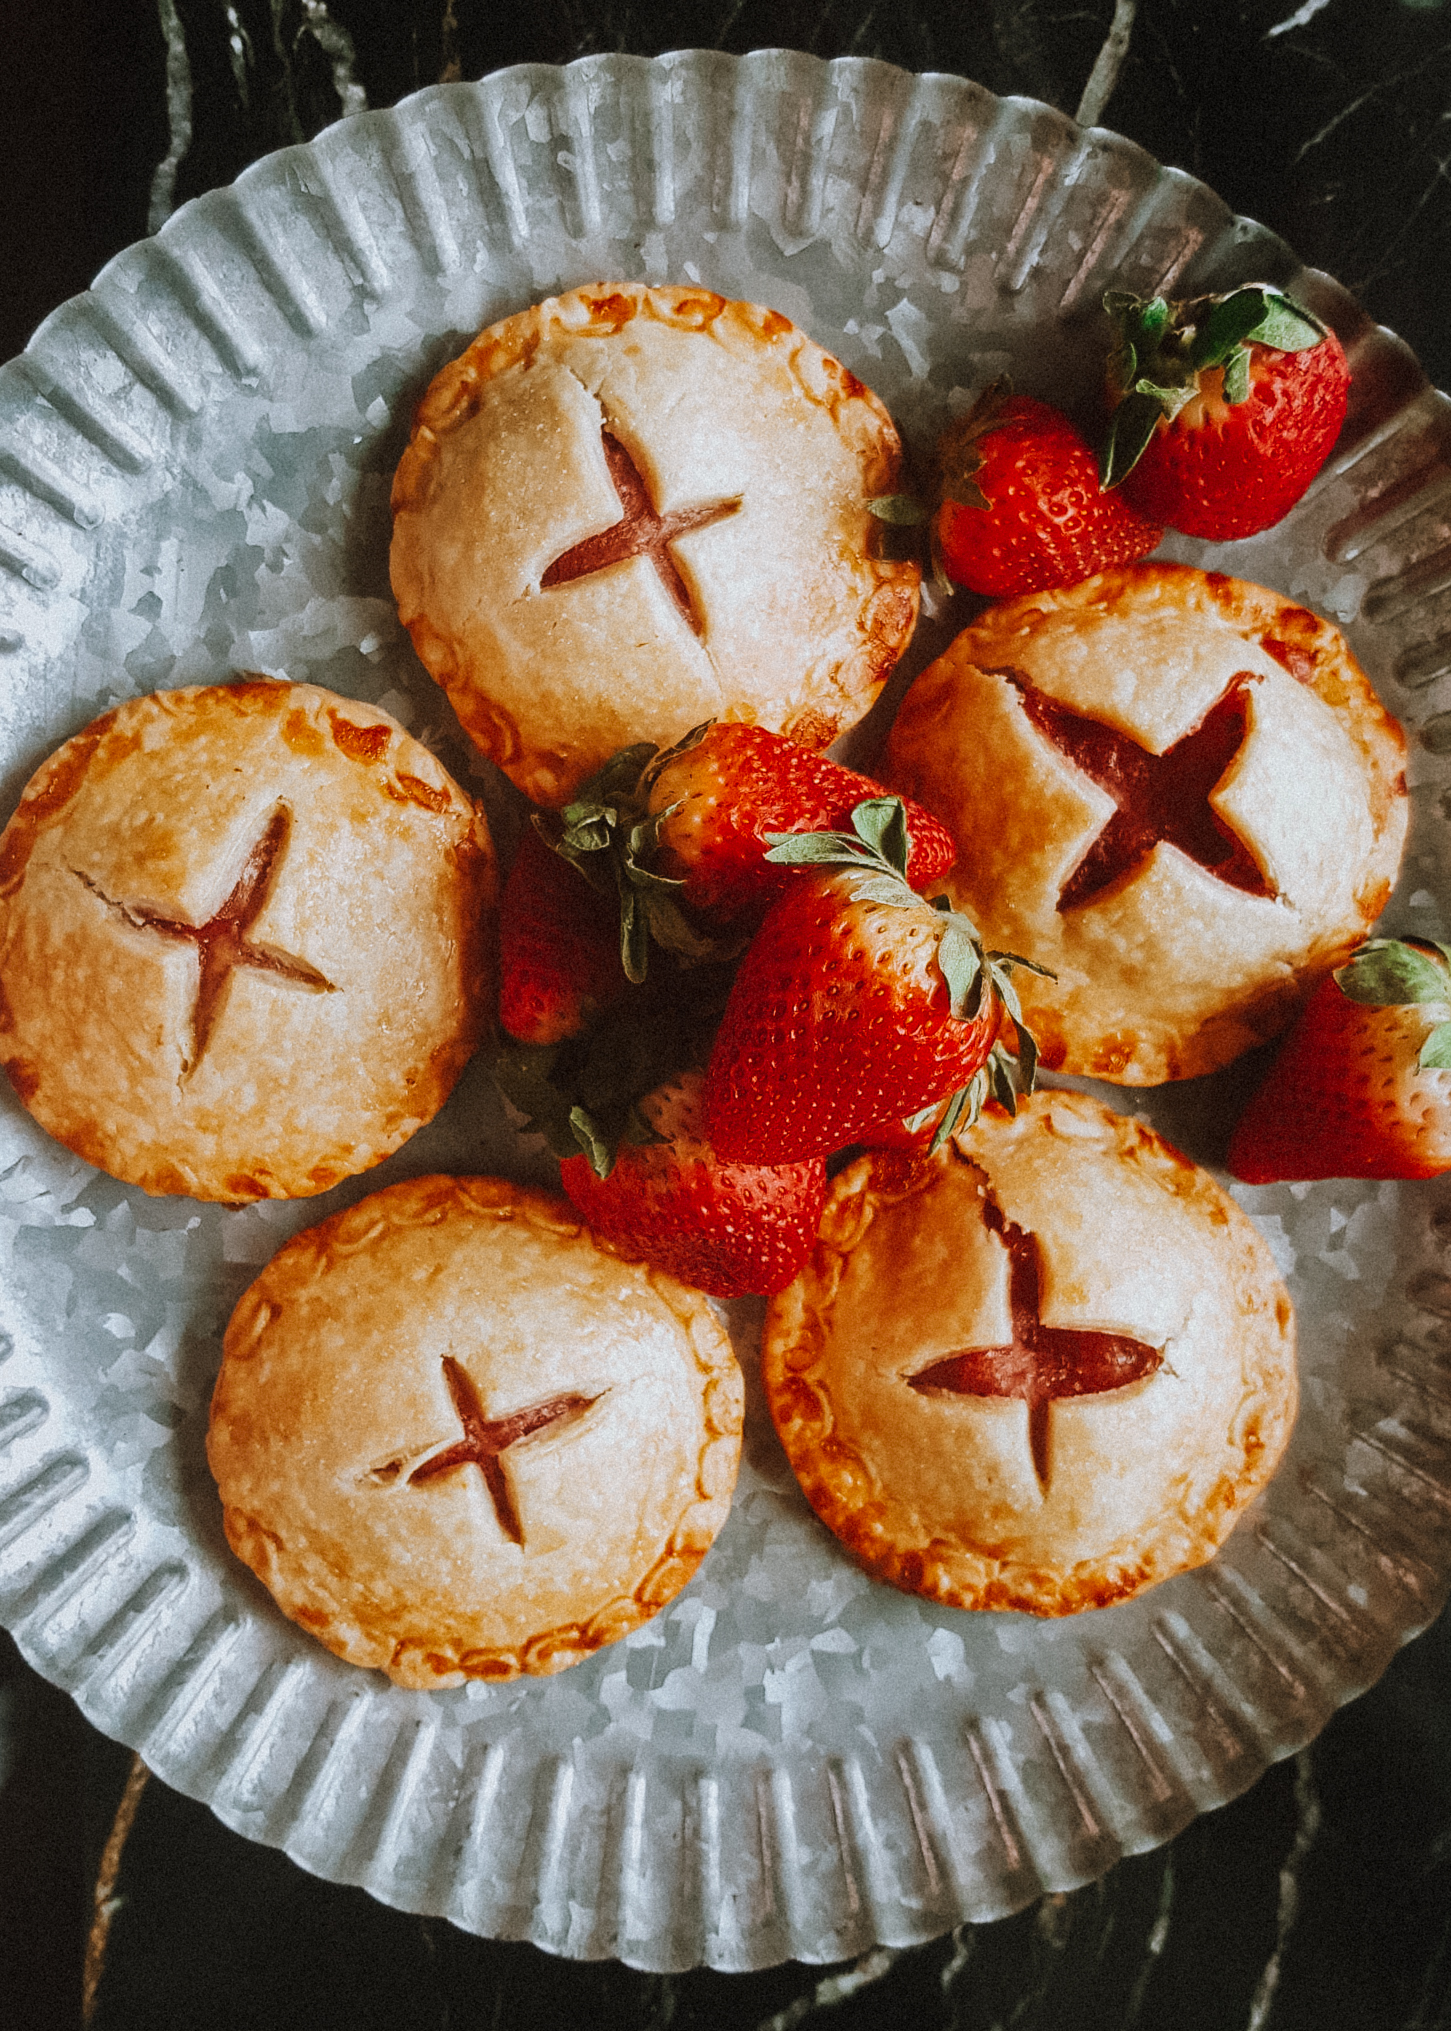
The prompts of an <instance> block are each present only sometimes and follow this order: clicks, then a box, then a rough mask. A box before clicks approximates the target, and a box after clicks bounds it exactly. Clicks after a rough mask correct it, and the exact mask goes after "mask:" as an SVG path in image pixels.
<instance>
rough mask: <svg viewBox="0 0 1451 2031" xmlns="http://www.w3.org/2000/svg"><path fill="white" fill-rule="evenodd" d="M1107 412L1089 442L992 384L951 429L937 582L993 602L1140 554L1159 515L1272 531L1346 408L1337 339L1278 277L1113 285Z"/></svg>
mask: <svg viewBox="0 0 1451 2031" xmlns="http://www.w3.org/2000/svg"><path fill="white" fill-rule="evenodd" d="M1105 308H1106V309H1107V310H1108V313H1109V315H1110V317H1111V319H1112V320H1113V323H1114V327H1115V334H1116V340H1117V343H1116V344H1115V346H1114V349H1113V351H1112V352H1111V353H1110V354H1109V356H1108V367H1107V375H1106V381H1107V387H1106V394H1107V401H1108V412H1109V413H1108V425H1107V429H1106V431H1105V434H1104V438H1103V443H1102V446H1101V448H1100V450H1099V451H1098V453H1097V454H1095V452H1094V451H1093V449H1092V448H1091V447H1090V445H1089V443H1088V440H1087V439H1086V438H1085V437H1083V436H1082V435H1081V434H1080V432H1079V431H1078V430H1077V429H1075V427H1074V425H1073V424H1072V423H1071V422H1070V421H1069V419H1068V418H1067V417H1066V416H1064V415H1063V414H1062V413H1061V412H1060V411H1059V410H1056V409H1051V408H1049V406H1048V405H1047V403H1045V402H1038V401H1035V400H1034V399H1033V398H1032V397H1031V396H1027V395H1015V394H1014V393H1013V392H1012V389H1011V387H1010V386H1009V385H1008V383H1007V382H1006V381H1005V380H1000V381H995V382H993V384H992V385H991V386H990V387H989V388H987V389H986V390H985V391H984V393H983V394H982V395H981V396H980V397H979V398H978V400H977V402H976V403H975V404H974V405H973V407H972V408H971V409H970V410H969V411H968V412H967V414H966V415H964V416H961V417H959V418H958V419H957V421H956V422H955V423H953V424H952V425H951V426H950V427H949V428H948V429H947V430H946V431H945V432H944V433H943V436H942V439H941V442H940V443H939V445H938V447H937V485H936V497H935V499H934V500H933V501H932V502H931V503H930V504H927V503H922V504H913V503H910V502H906V501H903V500H901V499H900V498H899V497H890V498H889V499H888V500H886V501H884V502H880V503H878V504H877V508H878V512H879V513H881V514H883V515H884V516H885V518H886V519H887V520H889V521H895V520H908V519H912V518H913V516H914V514H920V515H921V516H923V517H924V518H925V517H926V516H928V515H929V514H930V517H931V523H932V551H933V557H934V559H935V561H936V563H937V565H938V567H939V569H940V570H942V571H943V572H944V573H945V574H946V576H947V577H948V578H950V579H951V580H953V581H954V582H955V583H956V584H958V585H964V586H967V587H968V588H969V590H971V591H973V592H981V593H987V594H989V595H990V596H991V597H992V598H994V599H1003V598H1010V597H1012V596H1014V595H1016V594H1018V593H1024V592H1042V591H1045V590H1046V589H1047V588H1048V587H1049V586H1056V585H1076V584H1078V583H1079V582H1080V581H1081V580H1082V579H1085V578H1091V577H1092V576H1093V574H1094V573H1095V572H1097V571H1105V570H1107V569H1108V567H1109V566H1110V565H1113V564H1130V563H1132V562H1133V561H1134V559H1135V558H1138V557H1146V556H1147V555H1148V553H1149V552H1150V551H1151V550H1153V549H1155V548H1156V547H1157V545H1158V544H1159V543H1160V542H1161V541H1162V539H1163V535H1164V530H1165V528H1171V529H1179V530H1182V531H1183V533H1184V534H1185V535H1186V536H1202V537H1204V538H1206V539H1207V540H1209V541H1211V542H1228V541H1233V540H1236V539H1238V538H1239V537H1242V536H1254V535H1257V534H1258V533H1259V531H1260V530H1262V529H1268V528H1271V527H1272V526H1273V525H1274V524H1275V523H1276V522H1278V521H1279V520H1280V519H1281V517H1282V516H1284V515H1285V514H1287V513H1288V511H1289V510H1290V509H1291V508H1292V507H1293V506H1294V505H1295V503H1296V501H1298V500H1299V498H1300V496H1301V495H1302V494H1303V493H1304V491H1305V489H1306V488H1307V487H1308V486H1309V484H1310V482H1311V480H1312V479H1314V477H1315V475H1316V473H1317V472H1318V471H1319V470H1320V468H1321V466H1322V465H1323V464H1324V462H1325V460H1326V458H1327V457H1328V456H1329V454H1330V451H1331V449H1332V447H1333V446H1334V443H1335V440H1336V438H1337V437H1338V436H1339V434H1340V426H1341V424H1342V423H1343V422H1344V420H1345V410H1346V403H1347V399H1348V396H1349V391H1350V371H1349V368H1348V367H1347V366H1346V363H1345V354H1344V352H1343V351H1342V350H1341V346H1340V341H1339V340H1338V339H1337V338H1336V336H1335V334H1334V333H1333V332H1332V331H1329V330H1328V329H1327V328H1326V327H1325V326H1324V325H1323V324H1322V323H1321V322H1320V320H1319V319H1318V318H1316V317H1313V316H1312V315H1311V313H1310V312H1309V311H1307V310H1304V309H1302V308H1301V307H1300V305H1298V304H1296V303H1292V302H1291V301H1290V299H1289V298H1288V297H1287V296H1285V295H1284V294H1283V292H1282V291H1280V290H1278V289H1273V288H1271V287H1269V286H1268V285H1267V284H1262V283H1254V284H1251V285H1250V286H1248V287H1246V288H1243V289H1236V290H1233V291H1231V292H1230V293H1229V294H1228V295H1225V296H1208V297H1199V298H1196V299H1193V300H1192V301H1189V302H1186V303H1168V302H1166V301H1165V299H1164V298H1163V297H1161V296H1156V297H1151V298H1149V299H1148V300H1145V299H1144V298H1142V297H1138V296H1131V295H1129V294H1127V293H1126V292H1122V291H1111V292H1110V293H1109V295H1108V296H1107V298H1106V299H1105Z"/></svg>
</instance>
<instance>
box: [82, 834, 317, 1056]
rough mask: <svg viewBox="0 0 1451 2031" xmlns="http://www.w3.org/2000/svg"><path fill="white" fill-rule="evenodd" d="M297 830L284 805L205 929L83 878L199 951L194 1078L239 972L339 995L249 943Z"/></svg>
mask: <svg viewBox="0 0 1451 2031" xmlns="http://www.w3.org/2000/svg"><path fill="white" fill-rule="evenodd" d="M291 828H292V814H291V812H290V811H289V810H288V808H287V806H286V805H285V804H279V805H278V807H277V809H276V810H275V811H274V812H273V814H272V817H271V819H270V820H269V821H268V824H267V827H266V829H265V830H264V831H263V833H262V834H261V836H260V838H258V839H257V841H256V842H255V844H254V845H253V847H252V850H251V852H250V853H249V854H248V855H247V860H246V864H245V865H244V867H243V869H242V872H241V874H240V875H239V876H238V877H237V880H236V881H235V883H234V884H233V886H232V892H231V894H230V895H229V896H228V897H227V899H226V901H225V902H224V903H223V904H222V907H221V908H220V909H219V910H218V911H217V914H216V915H215V916H214V917H211V918H209V919H208V921H207V922H206V923H205V924H188V923H185V922H183V921H182V920H181V919H180V918H177V917H163V916H162V914H161V912H160V911H159V910H151V909H148V908H146V906H145V905H144V904H140V903H118V902H116V901H114V900H113V898H112V897H110V896H107V895H102V893H101V891H100V890H99V889H98V888H97V887H96V885H95V883H94V882H92V881H90V880H89V879H88V878H87V877H86V876H85V875H82V876H81V880H82V881H84V882H85V884H86V887H87V888H88V889H90V890H92V892H93V893H94V894H96V895H100V896H101V900H102V902H104V903H106V904H108V905H109V907H110V908H111V909H113V910H119V912H120V913H121V915H122V916H123V917H125V919H126V920H127V922H128V923H131V924H136V925H139V926H141V927H143V928H144V929H146V930H148V931H159V932H160V933H161V935H162V937H164V938H179V939H183V940H185V941H187V942H188V943H190V944H193V945H195V946H196V948H197V959H198V962H199V964H198V973H197V991H196V1001H195V1003H194V1004H193V1007H192V1019H191V1050H190V1052H189V1053H188V1056H187V1062H186V1070H187V1071H188V1072H194V1071H195V1070H196V1068H197V1066H198V1065H199V1064H200V1063H201V1059H202V1055H203V1053H204V1052H205V1050H206V1047H207V1044H208V1042H209V1041H210V1038H211V1034H212V1031H213V1029H214V1028H215V1027H216V1021H217V1017H218V1015H219V1014H220V1012H221V1005H222V996H223V994H224V992H225V990H226V986H227V983H228V981H229V980H230V979H231V977H232V973H233V971H234V970H235V969H236V968H237V967H239V966H247V967H253V968H256V969H257V970H258V971H260V972H263V973H275V974H277V975H278V976H279V977H280V978H281V979H283V980H290V981H291V982H292V983H293V985H294V986H297V987H306V988H311V989H312V990H313V992H314V993H323V994H330V993H332V992H333V984H332V982H331V981H330V980H328V979H327V978H326V977H325V976H324V975H323V974H321V973H319V972H318V970H317V968H316V967H315V966H309V965H308V963H307V961H306V960H305V959H299V958H297V957H295V956H293V955H292V954H289V953H285V952H274V951H273V950H271V948H270V947H268V946H266V945H253V944H252V943H251V942H250V941H249V939H248V937H247V933H248V931H249V930H250V929H251V928H252V926H253V924H254V923H255V922H256V921H257V919H258V917H260V916H261V914H262V911H263V908H264V906H265V904H266V901H267V895H268V891H269V890H270V888H271V886H272V878H273V876H274V874H275V873H276V872H277V869H278V865H279V863H280V861H281V859H282V856H283V854H284V852H285V850H286V846H287V835H288V833H289V832H290V830H291Z"/></svg>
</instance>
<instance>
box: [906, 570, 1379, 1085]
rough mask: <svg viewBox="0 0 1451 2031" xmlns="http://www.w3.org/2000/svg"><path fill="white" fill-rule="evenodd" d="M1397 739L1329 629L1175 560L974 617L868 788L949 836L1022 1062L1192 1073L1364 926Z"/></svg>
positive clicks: (1268, 1029)
mask: <svg viewBox="0 0 1451 2031" xmlns="http://www.w3.org/2000/svg"><path fill="white" fill-rule="evenodd" d="M1404 768H1405V739H1404V736H1403V734H1402V732H1401V729H1400V727H1399V726H1398V725H1397V723H1396V722H1395V720H1393V719H1392V718H1391V717H1390V715H1389V714H1388V713H1387V712H1386V711H1385V710H1384V708H1383V707H1382V706H1381V704H1380V702H1379V700H1378V699H1377V698H1376V696H1375V693H1374V692H1373V691H1372V689H1371V687H1370V683H1369V681H1368V679H1367V678H1366V676H1365V674H1364V673H1363V671H1362V670H1361V669H1360V667H1359V665H1358V664H1357V663H1356V662H1355V660H1354V658H1353V657H1352V655H1351V654H1350V651H1349V649H1348V648H1347V646H1346V644H1345V640H1344V638H1343V636H1341V635H1340V634H1339V632H1338V631H1337V630H1336V629H1335V628H1332V627H1331V626H1330V625H1329V624H1328V622H1325V621H1322V620H1319V619H1317V618H1316V616H1315V615H1314V614H1311V613H1309V612H1307V611H1306V609H1305V608H1304V607H1297V606H1295V605H1294V604H1292V602H1290V601H1289V600H1286V599H1282V598H1281V597H1280V595H1279V594H1278V593H1273V592H1267V591H1265V590H1264V589H1263V588H1262V587H1260V586H1256V585H1247V584H1245V583H1243V582H1242V581H1240V580H1237V579H1232V578H1224V577H1221V576H1218V575H1213V574H1206V573H1204V572H1201V571H1193V570H1190V569H1189V568H1188V567H1187V566H1184V565H1177V564H1145V565H1134V566H1128V567H1125V568H1123V569H1120V570H1116V571H1107V572H1103V573H1102V574H1100V576H1099V577H1097V578H1091V579H1089V580H1088V581H1087V582H1086V583H1085V584H1083V585H1079V586H1074V587H1072V588H1070V589H1069V590H1067V591H1063V592H1048V593H1038V594H1034V595H1032V596H1030V597H1028V598H1024V599H1017V600H1012V601H1010V602H1008V603H1007V604H1005V605H1002V606H997V607H993V608H992V609H990V610H989V611H988V612H987V613H985V614H984V615H983V617H982V619H981V620H979V621H978V622H977V623H976V624H975V625H974V626H973V627H970V628H968V629H967V630H966V632H965V633H964V634H961V635H959V636H958V638H957V640H956V641H955V642H954V643H953V645H952V647H951V648H950V649H949V650H948V651H947V653H946V655H944V656H942V657H940V658H939V659H938V661H937V662H936V663H934V664H933V665H932V666H931V668H930V669H928V670H926V671H924V673H923V674H922V676H921V677H919V678H918V679H917V681H916V683H915V684H914V685H913V687H912V689H911V691H910V692H909V693H908V694H907V698H906V700H905V702H904V704H903V706H902V709H901V712H900V714H899V715H898V718H897V722H896V724H895V726H894V727H893V729H892V733H891V735H890V738H889V741H888V745H887V750H886V756H885V759H884V764H883V767H882V769H881V771H880V774H881V775H882V778H883V780H884V781H886V782H888V783H890V784H891V785H892V787H893V788H894V789H898V790H902V791H905V792H907V793H909V794H910V795H911V796H914V797H917V798H920V799H921V801H922V802H923V803H924V804H925V805H927V807H928V809H929V810H931V811H933V812H934V813H935V814H936V816H937V817H939V818H941V819H942V820H943V822H944V823H945V824H946V825H947V826H948V828H949V830H950V831H952V832H953V833H954V834H955V835H956V837H957V842H958V846H959V848H960V857H959V859H958V862H957V865H956V867H955V868H954V869H953V871H952V873H951V874H950V875H949V876H948V879H947V884H946V886H947V889H948V891H949V893H950V894H951V896H952V900H953V903H954V905H955V906H956V907H957V908H958V909H961V910H963V911H965V912H966V913H967V915H968V916H970V917H971V918H973V919H974V921H975V922H976V923H977V925H978V927H979V929H980V930H981V932H982V935H983V939H984V941H985V943H987V944H988V945H990V946H997V947H1001V948H1002V949H1004V950H1006V951H1009V952H1016V953H1020V954H1021V955H1022V956H1023V957H1024V958H1026V959H1031V960H1034V961H1035V962H1036V963H1037V964H1038V965H1040V966H1045V967H1048V968H1050V969H1051V970H1052V971H1053V973H1055V974H1056V975H1057V979H1056V981H1048V980H1044V979H1040V978H1036V977H1034V976H1032V975H1030V974H1028V973H1026V972H1020V973H1019V974H1018V975H1017V976H1016V985H1017V986H1018V989H1019V992H1020V994H1021V996H1022V1000H1023V1013H1024V1017H1025V1019H1026V1021H1027V1023H1028V1025H1029V1027H1030V1028H1031V1029H1032V1030H1033V1031H1034V1033H1035V1034H1036V1036H1037V1037H1038V1040H1039V1044H1040V1048H1041V1051H1042V1058H1043V1062H1044V1064H1045V1065H1048V1066H1050V1067H1053V1068H1054V1069H1057V1070H1061V1071H1066V1072H1080V1073H1088V1074H1094V1075H1097V1076H1099V1077H1101V1078H1105V1079H1115V1080H1120V1081H1122V1082H1123V1083H1125V1084H1127V1085H1153V1084H1155V1083H1156V1082H1158V1081H1159V1080H1163V1079H1185V1078H1191V1077H1193V1076H1195V1075H1196V1074H1198V1073H1202V1072H1212V1071H1215V1070H1216V1069H1217V1068H1218V1067H1219V1066H1221V1065H1224V1064H1226V1063H1227V1062H1228V1061H1229V1060H1230V1059H1231V1058H1234V1057H1237V1056H1238V1055H1239V1053H1240V1052H1241V1051H1245V1050H1248V1049H1249V1048H1250V1047H1251V1046H1252V1045H1254V1044H1259V1043H1263V1042H1264V1041H1265V1039H1266V1038H1268V1037H1271V1036H1273V1035H1274V1034H1275V1032H1276V1031H1277V1030H1279V1029H1281V1028H1282V1027H1283V1026H1284V1024H1285V1023H1286V1022H1287V1021H1288V1020H1289V1018H1290V1016H1291V1015H1292V1013H1293V1012H1294V1009H1295V1007H1296V1005H1297V1003H1298V1002H1299V1000H1300V999H1301V998H1302V996H1303V995H1304V994H1305V993H1306V992H1307V991H1308V990H1309V989H1310V988H1311V987H1312V986H1313V985H1314V984H1315V982H1316V981H1317V980H1318V979H1319V978H1320V977H1321V976H1322V975H1324V974H1325V973H1328V972H1329V971H1330V970H1331V968H1332V967H1334V966H1338V965H1339V964H1340V963H1341V961H1342V960H1344V959H1345V958H1346V957H1347V956H1348V954H1349V953H1350V951H1351V950H1352V949H1353V948H1354V946H1355V945H1356V944H1358V943H1359V941H1360V939H1361V938H1362V937H1363V936H1364V934H1365V932H1366V931H1367V930H1368V928H1369V927H1370V925H1371V924H1373V923H1374V921H1375V919H1376V918H1377V917H1378V916H1379V915H1380V912H1381V910H1382V909H1383V908H1384V907H1385V903H1386V900H1387V898H1388V896H1389V894H1390V890H1391V885H1392V883H1393V881H1394V879H1395V875H1396V869H1397V867H1398V865H1399V862H1400V855H1401V847H1402V844H1403V842H1404V839H1405V831H1406V817H1407V809H1408V806H1407V800H1406V787H1405V776H1404Z"/></svg>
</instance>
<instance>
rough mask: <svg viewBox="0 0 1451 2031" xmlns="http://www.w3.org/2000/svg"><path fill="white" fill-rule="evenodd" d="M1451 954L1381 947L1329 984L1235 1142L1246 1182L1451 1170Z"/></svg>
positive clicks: (1309, 1007) (1381, 941) (1416, 946)
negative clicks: (1449, 963)
mask: <svg viewBox="0 0 1451 2031" xmlns="http://www.w3.org/2000/svg"><path fill="white" fill-rule="evenodd" d="M1448 961H1451V949H1448V948H1447V947H1446V946H1444V945H1433V944H1429V943H1422V942H1420V941H1419V940H1418V941H1416V942H1411V941H1409V940H1403V939H1394V938H1376V939H1372V940H1371V942H1370V943H1369V944H1367V945H1363V946H1362V947H1361V948H1360V950H1359V951H1358V952H1357V953H1356V954H1355V955H1354V957H1353V958H1352V959H1351V960H1350V961H1349V963H1348V964H1347V965H1345V966H1342V967H1341V968H1340V969H1339V971H1338V972H1336V973H1335V974H1333V975H1332V976H1331V977H1330V978H1329V979H1327V980H1323V981H1322V982H1321V983H1320V985H1319V987H1318V988H1316V990H1315V992H1314V993H1313V994H1312V995H1311V997H1310V999H1309V1001H1308V1002H1307V1003H1306V1004H1305V1007H1304V1009H1303V1010H1302V1011H1301V1014H1300V1017H1299V1020H1298V1021H1297V1022H1296V1024H1295V1026H1294V1028H1293V1029H1292V1030H1291V1031H1290V1033H1289V1035H1288V1036H1287V1038H1286V1039H1285V1042H1284V1043H1283V1045H1282V1046H1281V1047H1280V1053H1279V1056H1278V1057H1277V1058H1276V1059H1275V1061H1274V1063H1273V1064H1272V1065H1271V1067H1270V1070H1269V1074H1268V1076H1267V1078H1266V1079H1265V1082H1264V1084H1263V1085H1262V1086H1261V1087H1260V1089H1259V1091H1258V1092H1257V1093H1256V1094H1255V1096H1254V1098H1253V1099H1252V1100H1251V1101H1250V1103H1249V1106H1248V1107H1247V1108H1246V1109H1245V1111H1244V1114H1243V1116H1242V1117H1241V1119H1240V1122H1239V1125H1238V1126H1237V1127H1236V1129H1235V1131H1234V1135H1233V1137H1232V1139H1231V1141H1230V1145H1229V1156H1228V1159H1227V1162H1228V1167H1229V1169H1230V1171H1231V1172H1232V1173H1233V1175H1234V1176H1235V1177H1237V1178H1242V1179H1243V1180H1244V1181H1245V1183H1246V1184H1251V1185H1267V1184H1272V1183H1275V1182H1277V1181H1279V1180H1281V1179H1290V1178H1294V1179H1299V1178H1432V1177H1438V1176H1439V1175H1440V1174H1441V1172H1443V1171H1446V1170H1451V1081H1448V1079H1447V1077H1446V1072H1447V1070H1448V1069H1451V1020H1448V1017H1451V965H1448Z"/></svg>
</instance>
